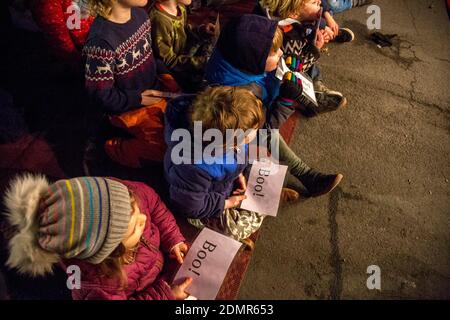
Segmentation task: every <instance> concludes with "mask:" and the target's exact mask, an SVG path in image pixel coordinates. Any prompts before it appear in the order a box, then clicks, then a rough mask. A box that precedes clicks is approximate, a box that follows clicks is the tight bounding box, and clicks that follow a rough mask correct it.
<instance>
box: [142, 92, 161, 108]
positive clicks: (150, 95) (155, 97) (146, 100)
mask: <svg viewBox="0 0 450 320" xmlns="http://www.w3.org/2000/svg"><path fill="white" fill-rule="evenodd" d="M141 98H142V99H141V105H143V106H149V105H152V104H155V103H158V102H160V101H161V100H162V92H161V91H158V90H144V91H143V92H142V93H141Z"/></svg>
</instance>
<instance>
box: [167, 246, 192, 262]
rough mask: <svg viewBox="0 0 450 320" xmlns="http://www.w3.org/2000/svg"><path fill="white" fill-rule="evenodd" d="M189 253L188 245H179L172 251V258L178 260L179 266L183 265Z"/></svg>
mask: <svg viewBox="0 0 450 320" xmlns="http://www.w3.org/2000/svg"><path fill="white" fill-rule="evenodd" d="M187 251H188V246H187V245H186V243H184V242H182V243H179V244H177V245H176V246H175V247H173V248H172V250H171V251H170V258H172V259H176V260H177V261H178V263H179V264H183V261H184V257H185V256H186V254H187Z"/></svg>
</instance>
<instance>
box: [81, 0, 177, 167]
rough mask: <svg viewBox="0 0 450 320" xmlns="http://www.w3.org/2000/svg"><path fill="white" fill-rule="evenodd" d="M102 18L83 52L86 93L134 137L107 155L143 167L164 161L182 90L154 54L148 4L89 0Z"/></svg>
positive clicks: (111, 144) (114, 143) (112, 145)
mask: <svg viewBox="0 0 450 320" xmlns="http://www.w3.org/2000/svg"><path fill="white" fill-rule="evenodd" d="M88 3H89V5H90V8H91V11H92V13H93V14H95V15H96V18H95V20H94V22H93V24H92V26H91V29H90V31H89V35H88V39H87V43H86V45H85V47H84V50H83V53H84V56H85V58H86V64H85V78H86V89H87V92H88V93H89V95H90V96H91V98H92V100H93V101H94V103H95V104H96V105H97V106H98V107H99V108H100V109H101V110H103V111H104V112H105V113H106V115H108V116H109V118H110V122H111V123H112V124H113V125H114V126H116V127H119V128H121V129H124V130H125V131H127V132H128V133H129V134H130V135H131V136H132V138H126V139H125V138H113V139H110V140H108V141H106V143H105V146H104V147H105V151H106V153H107V154H108V156H109V157H110V158H111V159H113V160H115V161H116V162H118V163H120V164H122V165H124V166H129V167H141V166H142V165H143V163H145V162H146V161H161V160H162V158H163V156H164V152H165V148H166V147H165V145H164V140H163V124H162V122H163V118H164V110H165V108H166V100H165V98H164V94H163V93H162V92H161V91H172V92H175V91H178V90H179V88H178V86H177V84H176V82H175V81H174V79H173V77H172V76H171V75H170V74H169V72H168V71H167V69H166V68H165V67H164V64H163V63H161V62H160V61H158V60H156V59H155V57H154V55H153V50H152V47H151V45H152V38H151V24H150V20H149V18H148V16H147V13H146V12H145V10H144V9H141V8H139V7H142V6H144V5H145V4H146V3H147V0H88Z"/></svg>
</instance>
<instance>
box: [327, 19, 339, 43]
mask: <svg viewBox="0 0 450 320" xmlns="http://www.w3.org/2000/svg"><path fill="white" fill-rule="evenodd" d="M327 13H328V12H327ZM325 21H326V22H327V26H328V27H329V28H330V29H331V31H332V32H333V38H332V39H334V38H335V37H336V36H337V35H338V33H339V25H338V24H337V22H336V20H334V18H333V16H332V15H331V14H329V13H328V14H326V15H325Z"/></svg>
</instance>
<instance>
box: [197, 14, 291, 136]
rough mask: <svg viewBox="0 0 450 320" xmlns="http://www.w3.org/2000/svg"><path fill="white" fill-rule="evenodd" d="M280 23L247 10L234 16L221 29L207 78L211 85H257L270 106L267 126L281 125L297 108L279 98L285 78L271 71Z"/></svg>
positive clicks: (267, 107)
mask: <svg viewBox="0 0 450 320" xmlns="http://www.w3.org/2000/svg"><path fill="white" fill-rule="evenodd" d="M277 27H278V23H277V22H276V21H272V20H270V19H268V18H266V17H261V16H258V15H254V14H245V15H242V16H239V17H237V18H234V19H232V20H230V21H229V22H228V23H227V25H226V26H225V28H224V29H223V30H222V31H221V33H220V37H219V39H218V41H217V45H216V48H215V49H214V52H213V54H212V56H211V58H210V59H209V61H208V64H207V66H206V71H205V78H206V80H207V82H208V84H209V85H211V86H215V85H222V86H249V85H255V84H256V85H257V86H258V87H259V88H260V89H261V94H260V95H259V94H257V96H258V97H259V98H260V99H261V100H262V102H263V104H264V106H265V107H266V126H269V127H271V128H279V127H280V126H281V125H282V124H283V123H284V122H285V121H286V119H287V118H289V116H290V115H292V113H293V112H294V107H293V106H292V105H287V104H286V103H285V102H282V101H281V100H280V99H279V98H282V97H280V96H279V93H280V85H281V81H280V80H278V79H277V78H276V77H275V71H273V72H270V73H267V72H265V69H266V62H267V58H268V57H269V54H270V51H271V48H272V45H273V38H274V36H275V32H276V29H277Z"/></svg>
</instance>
